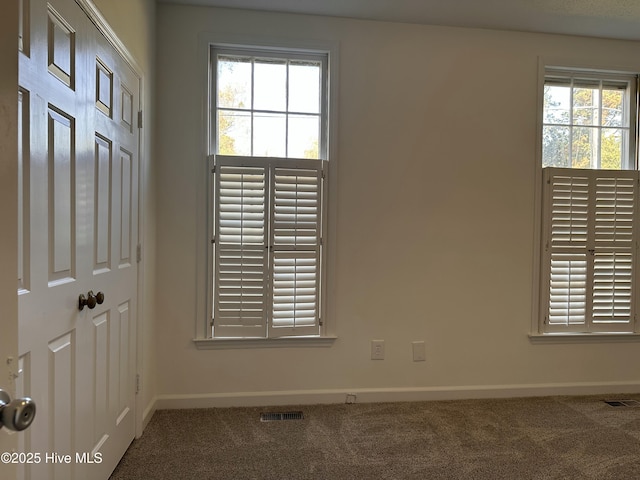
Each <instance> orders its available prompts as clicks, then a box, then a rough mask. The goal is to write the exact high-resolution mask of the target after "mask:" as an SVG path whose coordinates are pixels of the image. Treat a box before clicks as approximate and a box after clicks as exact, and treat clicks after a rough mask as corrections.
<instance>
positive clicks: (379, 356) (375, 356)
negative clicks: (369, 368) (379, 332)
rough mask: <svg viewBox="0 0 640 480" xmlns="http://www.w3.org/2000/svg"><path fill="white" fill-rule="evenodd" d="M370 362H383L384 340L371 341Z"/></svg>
mask: <svg viewBox="0 0 640 480" xmlns="http://www.w3.org/2000/svg"><path fill="white" fill-rule="evenodd" d="M371 360H384V340H371Z"/></svg>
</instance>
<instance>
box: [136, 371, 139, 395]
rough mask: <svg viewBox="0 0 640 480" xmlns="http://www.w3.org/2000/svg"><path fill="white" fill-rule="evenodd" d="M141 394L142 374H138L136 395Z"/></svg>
mask: <svg viewBox="0 0 640 480" xmlns="http://www.w3.org/2000/svg"><path fill="white" fill-rule="evenodd" d="M138 393H140V374H139V373H136V395H137V394H138Z"/></svg>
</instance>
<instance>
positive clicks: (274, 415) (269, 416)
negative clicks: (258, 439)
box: [260, 412, 304, 422]
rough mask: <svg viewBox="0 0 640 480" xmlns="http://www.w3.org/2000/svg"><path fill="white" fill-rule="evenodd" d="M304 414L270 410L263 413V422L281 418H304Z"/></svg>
mask: <svg viewBox="0 0 640 480" xmlns="http://www.w3.org/2000/svg"><path fill="white" fill-rule="evenodd" d="M302 419H304V415H303V414H302V412H269V413H261V414H260V421H261V422H277V421H279V420H302Z"/></svg>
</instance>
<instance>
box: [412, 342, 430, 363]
mask: <svg viewBox="0 0 640 480" xmlns="http://www.w3.org/2000/svg"><path fill="white" fill-rule="evenodd" d="M411 347H412V348H413V361H414V362H424V361H425V360H426V359H427V356H426V353H425V346H424V342H411Z"/></svg>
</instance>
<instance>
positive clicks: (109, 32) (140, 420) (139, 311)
mask: <svg viewBox="0 0 640 480" xmlns="http://www.w3.org/2000/svg"><path fill="white" fill-rule="evenodd" d="M75 2H76V3H77V4H78V6H79V7H80V8H81V9H82V11H83V12H84V13H85V14H86V15H87V17H89V20H91V22H92V23H93V24H94V25H95V26H96V28H97V29H98V31H99V32H100V33H102V34H103V35H104V36H105V38H106V39H107V41H108V42H109V43H110V44H111V46H112V47H113V48H114V49H115V51H116V52H117V53H118V54H119V55H120V56H121V57H122V58H123V59H124V61H125V62H126V63H127V64H128V65H129V67H131V69H132V70H133V72H134V73H135V74H136V76H137V77H138V83H139V88H140V90H139V91H140V95H139V101H138V103H139V104H138V107H137V108H138V112H144V95H145V91H144V85H145V76H144V73H143V70H142V68H141V67H140V65H139V64H138V62H137V61H136V59H135V58H134V57H133V55H131V52H129V50H128V48H127V46H126V45H125V44H124V43H123V42H122V40H120V38H118V36H117V35H116V33H115V31H114V30H113V28H111V25H109V22H108V21H107V19H106V18H105V17H104V15H102V12H100V10H99V9H98V7H97V6H96V5H95V4H94V3H93V1H92V0H75ZM137 115H138V116H137V123H138V125H137V127H138V245H137V246H136V262H137V263H136V266H137V292H136V294H137V297H136V298H137V305H136V342H135V355H136V361H135V363H136V374H135V375H136V386H135V399H134V402H135V436H136V438H140V436H141V435H142V431H143V429H144V404H143V402H142V401H141V395H140V393H141V388H140V384H141V382H140V380H141V378H140V377H141V373H140V372H142V371H144V370H143V364H142V357H143V355H142V351H143V338H142V332H143V331H144V329H143V328H142V322H143V320H142V319H143V318H144V316H143V304H144V302H143V301H142V294H143V292H144V264H145V262H144V255H142V254H141V252H142V245H144V228H143V226H144V198H145V194H146V192H145V189H144V185H145V182H144V181H143V179H144V178H145V176H144V173H145V168H144V165H145V164H146V161H145V160H146V157H145V155H146V152H145V149H144V129H143V128H144V124H143V123H142V116H143V115H144V114H143V113H138V114H137Z"/></svg>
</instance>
